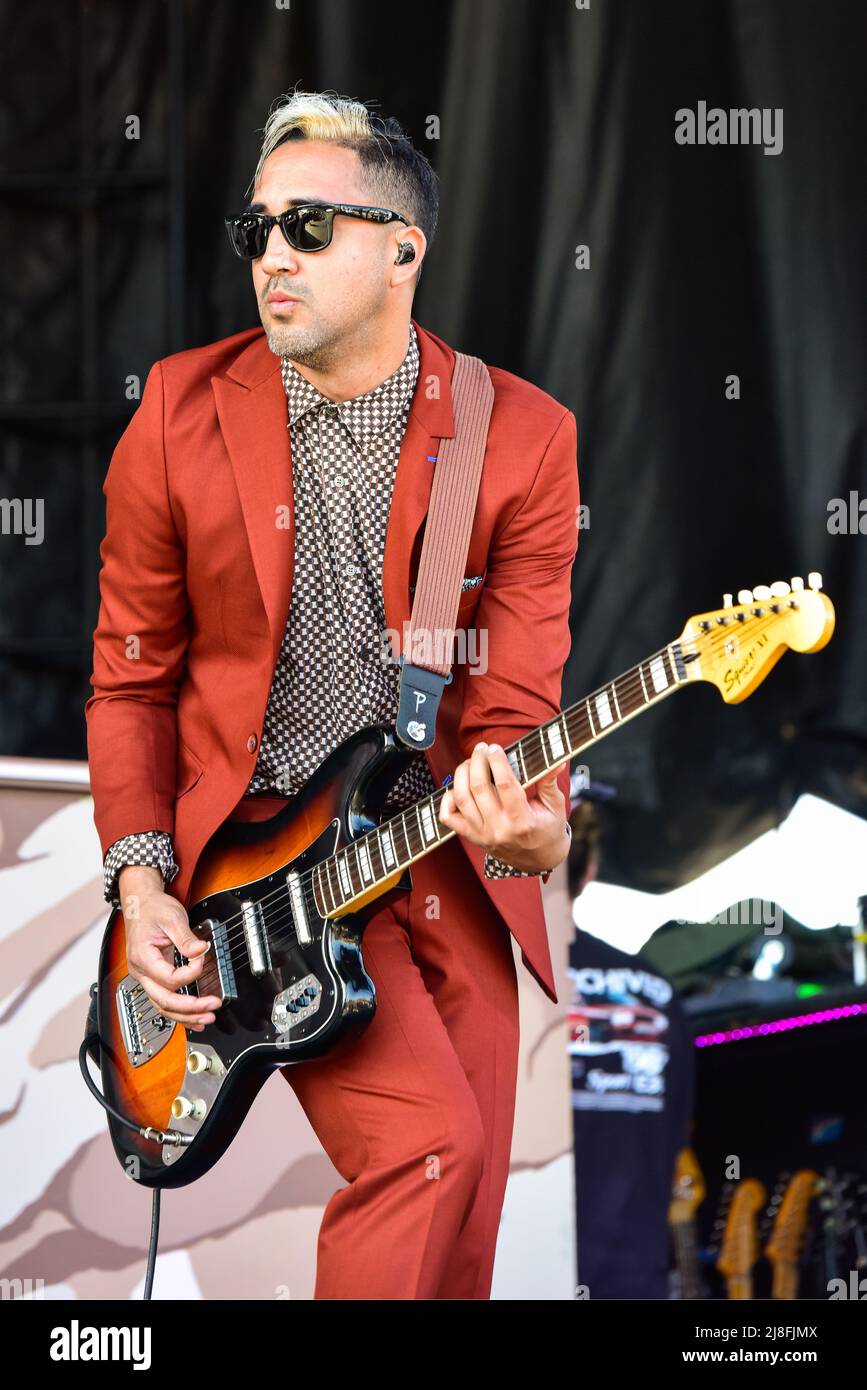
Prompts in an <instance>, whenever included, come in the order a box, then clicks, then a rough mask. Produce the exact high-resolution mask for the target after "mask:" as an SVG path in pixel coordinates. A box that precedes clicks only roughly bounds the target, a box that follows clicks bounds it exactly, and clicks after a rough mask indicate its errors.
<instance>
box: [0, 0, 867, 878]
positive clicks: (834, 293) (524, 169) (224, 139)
mask: <svg viewBox="0 0 867 1390" xmlns="http://www.w3.org/2000/svg"><path fill="white" fill-rule="evenodd" d="M3 16H4V18H3V36H4V37H3V45H2V50H3V58H2V83H0V113H2V115H0V139H2V156H0V207H2V227H3V234H2V246H3V254H2V260H0V265H2V277H3V278H2V283H3V329H4V331H3V334H2V344H0V351H2V356H3V369H2V385H0V421H2V430H3V452H2V473H0V496H2V497H5V498H42V499H44V509H45V510H44V518H45V520H44V539H43V542H42V544H39V545H37V544H32V545H28V544H26V543H25V541H24V538H23V536H22V535H21V534H17V535H16V534H3V535H0V555H2V563H3V577H2V584H3V597H4V603H3V616H2V627H0V673H2V684H3V694H2V728H3V737H2V746H0V753H3V754H19V753H20V754H28V755H38V756H71V757H83V756H84V751H85V736H84V718H83V704H84V701H85V699H86V698H87V696H88V694H89V693H90V691H89V686H88V683H87V678H88V676H89V673H90V655H91V648H90V642H91V634H92V631H93V627H94V624H95V621H96V610H97V572H98V566H99V559H98V546H99V541H100V539H101V536H102V533H103V522H104V512H103V505H104V500H103V497H102V493H101V490H100V489H101V483H102V479H103V476H104V473H105V469H106V467H107V464H108V460H109V457H110V455H111V450H112V447H113V444H114V442H115V440H116V439H117V437H118V435H119V434H120V432H121V430H122V429H123V426H124V424H125V422H126V420H127V419H128V418H129V415H130V413H131V411H132V409H133V408H134V405H135V391H136V384H135V383H136V379H137V380H138V382H143V381H144V378H145V376H146V374H147V371H148V369H149V367H150V365H151V363H152V362H153V361H154V360H155V359H156V358H158V357H162V356H165V355H166V354H167V353H169V352H174V351H178V350H181V349H183V348H186V347H192V346H196V345H198V344H200V343H205V342H208V341H210V340H213V339H215V338H219V337H222V336H225V335H227V334H230V333H233V332H236V331H238V330H240V329H242V328H245V327H248V326H251V325H254V324H256V323H257V322H258V317H257V314H256V308H255V303H254V299H253V295H252V290H251V287H250V282H249V272H248V270H247V269H246V268H244V267H242V266H241V265H240V263H239V262H237V261H236V260H235V259H234V258H233V256H232V255H231V252H230V249H229V247H228V243H227V241H226V238H225V233H224V230H223V227H222V224H221V218H222V217H223V215H224V214H225V213H227V212H229V211H234V210H236V209H237V207H238V206H239V205H240V203H241V199H242V197H243V195H244V191H245V189H246V187H247V184H248V181H249V179H250V177H251V174H252V172H253V169H254V167H255V163H256V158H257V141H258V137H257V131H259V130H260V129H261V127H262V125H263V124H264V121H265V117H266V115H267V111H268V108H269V105H270V104H271V102H272V101H273V100H274V99H275V98H276V97H277V96H278V95H279V94H280V93H281V92H284V91H286V90H287V89H288V88H290V87H292V86H294V85H296V84H300V85H301V86H303V87H305V88H314V89H324V88H334V89H336V90H337V91H339V92H341V93H343V94H345V95H350V96H353V97H356V98H359V99H361V100H364V101H371V102H375V103H376V105H377V109H378V110H379V111H381V112H383V113H385V114H394V115H397V116H398V118H399V119H400V120H401V121H402V122H403V123H404V125H405V127H406V128H407V129H408V131H409V133H410V134H411V135H412V136H413V138H414V139H415V140H416V142H417V143H419V144H420V145H421V146H422V148H424V149H425V151H426V152H427V153H428V155H429V157H430V158H431V160H432V162H433V163H434V165H435V167H436V169H437V171H438V173H439V175H440V179H441V197H442V206H441V217H440V229H439V233H438V236H437V238H436V241H435V244H434V247H433V250H432V253H431V255H430V257H429V259H428V262H427V264H426V267H425V273H424V275H423V277H422V284H421V287H420V289H419V292H418V295H417V297H416V301H415V305H414V309H413V312H414V315H415V317H416V318H418V319H419V320H420V321H421V322H422V323H423V324H425V325H426V326H427V327H429V328H430V329H432V330H433V331H434V332H435V333H438V334H439V335H440V336H441V337H443V338H445V339H446V341H448V342H449V343H451V344H452V345H454V346H456V347H460V348H462V349H463V350H465V351H468V352H474V353H478V354H480V355H481V356H483V357H484V358H485V359H486V360H488V361H489V362H492V363H495V364H497V365H499V366H502V367H505V368H508V369H510V370H512V371H514V372H517V373H519V374H520V375H521V376H525V377H528V378H529V379H531V380H533V381H535V382H537V383H538V384H539V385H540V386H542V387H544V388H545V389H546V390H548V391H550V392H551V393H552V394H553V395H554V396H556V397H557V398H558V399H559V400H560V401H562V402H564V403H565V404H566V405H568V406H569V407H570V408H571V409H573V410H574V411H575V413H576V415H577V418H578V427H579V468H580V475H581V483H582V490H583V501H585V502H586V503H587V504H588V505H589V509H590V515H589V526H588V527H587V528H586V529H585V530H583V531H582V532H581V537H580V546H579V553H578V558H577V561H576V565H575V571H574V601H573V609H572V653H571V656H570V659H569V663H568V666H567V669H566V674H565V680H564V694H563V703H564V704H566V703H570V702H571V701H573V700H575V699H577V698H579V696H581V695H582V694H584V693H586V692H588V691H589V690H591V689H593V688H594V687H596V686H597V685H600V684H602V683H603V682H604V681H606V680H608V679H610V678H611V677H612V676H614V675H616V674H619V673H620V672H621V671H622V670H625V669H626V668H627V667H629V666H631V665H632V664H633V663H634V662H636V661H637V660H639V659H640V658H642V657H644V656H646V655H649V654H650V652H651V651H654V650H656V649H657V648H658V647H659V646H661V645H662V644H663V643H665V642H667V641H669V640H671V639H672V638H673V637H675V636H676V635H677V634H678V633H679V632H680V630H681V627H682V625H683V622H684V620H685V619H686V617H687V616H688V615H689V614H690V613H692V612H698V611H701V610H703V609H706V608H713V607H716V606H717V605H718V604H719V602H720V600H721V595H722V592H723V591H724V590H732V589H734V590H737V589H738V588H741V587H751V586H752V585H754V584H756V583H768V582H770V581H771V580H773V579H778V578H783V579H788V578H789V577H790V576H791V574H792V573H797V574H806V572H807V571H808V570H811V569H818V570H821V571H822V573H823V575H824V578H825V587H826V589H827V591H828V592H829V594H830V595H831V596H832V597H833V599H834V602H835V604H836V607H837V613H838V627H837V633H836V636H835V638H834V639H833V641H832V643H831V645H830V647H829V648H827V649H826V651H825V652H824V653H822V654H820V655H818V656H814V657H796V656H790V657H787V658H786V659H785V660H784V661H783V662H782V663H781V664H780V666H778V667H777V668H776V669H775V670H774V672H773V673H772V674H771V676H770V678H769V679H768V681H767V682H766V684H765V685H763V686H762V687H761V689H760V690H759V692H758V693H757V694H756V695H755V696H754V697H753V698H752V699H751V700H750V701H749V702H748V703H747V704H746V705H744V706H742V707H740V708H735V709H729V708H726V707H725V706H724V705H723V704H722V702H721V701H720V699H719V696H718V695H717V694H716V692H715V691H713V690H712V689H711V688H710V687H696V688H693V689H691V690H689V691H687V692H685V693H682V694H679V695H678V696H677V697H676V699H674V700H672V701H668V702H665V703H664V704H663V705H662V706H661V707H660V708H659V709H657V710H655V711H651V712H649V713H648V714H647V715H646V716H645V717H644V718H642V719H640V720H636V721H633V722H632V723H630V724H629V725H627V726H626V728H625V729H624V730H622V731H620V732H618V733H616V734H615V735H614V736H613V737H612V738H610V739H608V740H606V741H604V742H603V743H602V744H601V745H600V746H599V748H598V749H597V750H596V751H595V752H594V753H593V754H592V756H591V757H590V758H589V763H590V769H591V773H592V775H593V777H594V778H597V779H601V780H604V781H607V782H611V783H613V784H615V785H616V786H617V788H618V791H619V799H618V802H617V804H616V807H615V809H614V810H613V811H612V812H611V813H610V814H609V818H608V823H607V826H606V842H607V843H606V851H607V853H606V870H607V876H608V877H610V878H613V879H615V880H619V881H622V882H625V883H629V884H632V885H633V886H636V887H642V888H651V889H653V888H655V889H661V888H666V887H670V886H672V885H674V884H676V883H678V882H681V881H683V880H684V879H686V878H688V877H690V876H692V875H693V874H694V873H696V872H697V871H699V870H701V869H704V868H707V867H710V865H711V864H712V863H714V862H716V861H718V860H719V859H720V858H722V857H723V856H724V855H725V854H727V853H730V852H731V851H732V850H733V849H735V848H737V847H739V846H740V845H742V844H743V843H745V842H747V841H748V840H750V839H751V838H753V837H754V836H755V835H756V834H757V833H759V832H761V831H762V830H764V829H766V828H768V827H769V826H771V825H774V824H776V823H778V821H779V820H780V819H781V818H782V817H783V816H784V815H785V814H786V812H787V810H788V809H789V808H790V806H791V805H792V803H793V801H794V799H795V798H796V797H797V795H799V794H800V793H801V792H804V791H814V792H817V793H819V794H820V795H823V796H826V797H828V798H830V799H831V800H833V801H836V802H838V803H840V804H842V805H844V806H846V807H848V808H849V809H852V810H855V811H857V812H859V813H862V814H863V812H864V809H865V800H867V748H865V703H867V701H865V692H867V679H865V675H867V670H865V668H867V655H865V634H867V569H865V545H867V541H865V539H864V537H863V536H861V535H859V534H858V533H857V530H856V532H855V533H854V534H842V535H839V534H832V532H831V531H830V530H829V525H828V522H829V510H828V509H829V504H830V503H831V500H832V499H834V498H844V499H846V500H847V503H848V500H849V495H850V492H852V491H855V492H856V493H858V497H857V498H856V505H857V501H858V500H860V498H861V497H863V496H864V495H865V494H867V467H865V460H864V433H865V431H864V423H865V421H864V412H865V406H864V381H865V332H864V306H865V303H867V294H865V289H867V286H865V267H867V260H865V254H864V252H865V227H867V218H865V195H864V154H865V150H864V132H865V129H867V123H865V102H867V98H865V67H867V64H865V38H867V19H865V7H864V4H863V0H822V3H815V0H776V2H775V0H704V3H702V0H664V3H662V2H660V3H650V2H649V0H642V2H639V0H589V6H588V7H586V8H579V7H578V6H576V4H575V3H574V0H543V2H540V0H535V2H534V0H454V2H453V3H437V4H428V5H425V6H419V7H418V9H417V11H416V12H415V13H413V12H412V10H411V9H408V8H407V7H406V6H403V5H400V4H394V3H391V0H389V3H378V2H374V0H349V2H347V3H341V0H291V4H287V6H286V7H285V8H284V7H281V5H280V0H276V3H275V0H183V2H182V0H174V3H160V0H139V3H137V4H135V5H130V4H128V3H122V0H89V3H75V2H74V0H63V2H62V3H61V0H48V2H47V3H43V4H41V5H39V6H35V7H33V6H28V7H24V6H17V5H13V4H11V3H5V4H4V5H3ZM699 102H706V103H707V105H708V107H721V108H723V109H725V110H728V109H730V108H744V107H749V108H752V107H755V108H761V109H763V108H768V109H769V110H775V109H778V108H779V109H781V110H782V113H783V118H782V119H783V124H782V133H783V144H782V149H781V150H780V152H779V153H776V154H765V153H764V150H763V148H762V146H760V145H759V146H756V145H704V146H700V145H693V146H689V145H681V144H678V143H677V142H676V140H675V126H676V118H675V113H676V111H677V110H678V109H680V108H691V109H692V110H694V111H695V110H696V109H697V107H698V103H699ZM131 118H132V119H131ZM134 118H137V123H136V120H135V119H134ZM777 121H778V122H779V118H777ZM776 129H777V132H778V133H779V124H778V125H777V127H776ZM580 246H586V247H587V248H588V254H589V265H585V266H584V267H583V268H578V267H577V266H576V259H577V258H578V255H577V252H576V248H577V247H580ZM733 375H734V376H736V377H737V378H738V381H739V390H740V395H739V398H738V399H729V398H728V397H727V392H726V384H727V379H728V378H730V377H731V376H733ZM130 397H131V398H130ZM859 489H860V492H859ZM856 521H857V518H856ZM864 526H865V530H867V519H865V521H864ZM8 530H10V528H9V527H8V526H7V527H4V531H8Z"/></svg>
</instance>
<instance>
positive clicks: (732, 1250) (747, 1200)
mask: <svg viewBox="0 0 867 1390" xmlns="http://www.w3.org/2000/svg"><path fill="white" fill-rule="evenodd" d="M766 1196H767V1193H766V1191H765V1187H764V1184H763V1183H761V1182H759V1180H758V1178H744V1179H743V1181H742V1182H739V1183H738V1185H737V1188H736V1189H735V1195H734V1197H733V1198H732V1204H731V1206H730V1207H729V1214H728V1220H727V1221H726V1228H725V1235H724V1236H723V1244H722V1250H721V1251H720V1255H719V1259H718V1260H717V1269H718V1270H719V1271H720V1273H721V1274H724V1275H725V1277H726V1278H727V1279H736V1278H739V1277H742V1276H743V1275H745V1274H749V1272H750V1270H751V1269H752V1267H753V1265H754V1264H755V1263H756V1260H757V1259H758V1257H759V1248H758V1234H757V1229H756V1217H757V1215H758V1212H759V1211H760V1209H761V1208H762V1207H763V1206H764V1203H765V1198H766Z"/></svg>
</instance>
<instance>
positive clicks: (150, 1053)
mask: <svg viewBox="0 0 867 1390" xmlns="http://www.w3.org/2000/svg"><path fill="white" fill-rule="evenodd" d="M114 998H115V1005H116V1007H117V1017H118V1021H119V1023H120V1031H121V1036H122V1038H123V1045H124V1047H125V1048H126V1055H127V1059H128V1061H129V1064H130V1066H131V1067H140V1066H142V1064H143V1063H144V1062H149V1061H150V1060H151V1058H152V1057H156V1055H157V1053H158V1052H159V1051H160V1050H161V1049H162V1048H164V1047H165V1045H166V1043H167V1042H168V1040H169V1038H170V1037H171V1036H172V1029H173V1028H174V1024H173V1023H172V1021H171V1019H168V1018H163V1016H162V1014H161V1013H159V1012H158V1011H155V1010H154V1005H153V1004H152V1002H151V1000H150V998H149V997H148V995H147V994H146V993H145V991H144V989H143V988H142V986H141V985H140V984H139V982H138V980H136V979H133V977H132V975H125V976H124V978H123V979H122V980H121V982H120V984H119V985H118V987H117V990H116V991H115V996H114Z"/></svg>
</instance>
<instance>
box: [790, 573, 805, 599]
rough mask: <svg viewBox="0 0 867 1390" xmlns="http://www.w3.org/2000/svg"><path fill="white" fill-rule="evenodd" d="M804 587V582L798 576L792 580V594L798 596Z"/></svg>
mask: <svg viewBox="0 0 867 1390" xmlns="http://www.w3.org/2000/svg"><path fill="white" fill-rule="evenodd" d="M803 587H804V581H803V579H802V578H801V576H800V575H799V574H796V575H795V576H794V578H793V579H792V593H793V594H799V593H800V592H801V590H802V589H803Z"/></svg>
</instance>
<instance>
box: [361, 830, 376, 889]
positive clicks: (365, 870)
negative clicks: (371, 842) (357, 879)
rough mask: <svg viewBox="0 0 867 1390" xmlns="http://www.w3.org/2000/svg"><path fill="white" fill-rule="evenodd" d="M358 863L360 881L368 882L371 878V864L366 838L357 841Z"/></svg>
mask: <svg viewBox="0 0 867 1390" xmlns="http://www.w3.org/2000/svg"><path fill="white" fill-rule="evenodd" d="M358 863H359V865H360V868H361V880H362V883H370V881H371V879H372V878H373V866H372V864H371V862H370V849H369V848H368V844H367V840H366V839H364V840H359V842H358Z"/></svg>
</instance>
